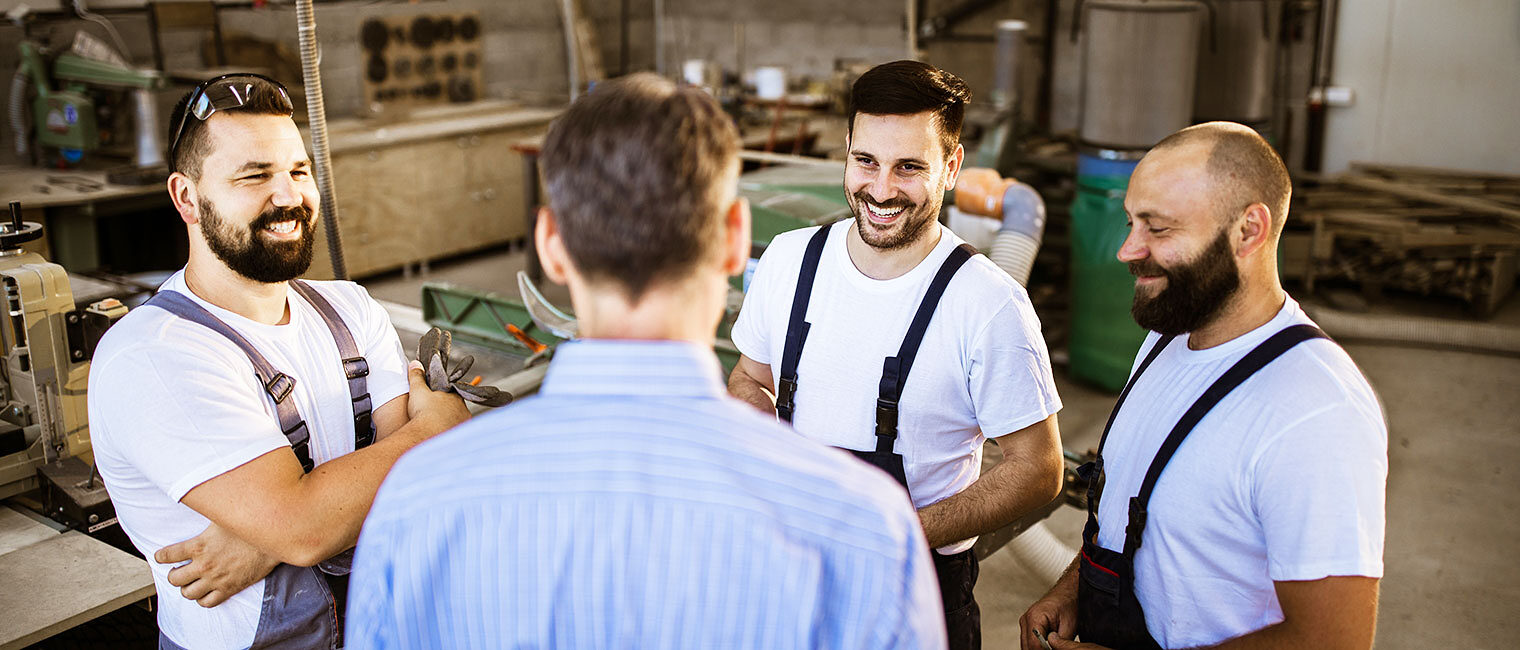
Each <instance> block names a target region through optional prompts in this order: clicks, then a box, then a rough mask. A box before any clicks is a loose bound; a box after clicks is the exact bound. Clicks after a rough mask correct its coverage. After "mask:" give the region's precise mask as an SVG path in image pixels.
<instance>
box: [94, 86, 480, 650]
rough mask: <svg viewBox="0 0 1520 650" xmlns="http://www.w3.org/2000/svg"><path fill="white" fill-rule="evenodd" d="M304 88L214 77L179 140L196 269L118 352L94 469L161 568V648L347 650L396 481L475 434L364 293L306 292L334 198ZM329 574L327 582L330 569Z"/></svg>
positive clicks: (107, 382) (175, 138) (188, 113)
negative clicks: (412, 463) (347, 630)
mask: <svg viewBox="0 0 1520 650" xmlns="http://www.w3.org/2000/svg"><path fill="white" fill-rule="evenodd" d="M291 114H292V107H291V103H290V98H289V95H288V93H287V92H286V91H285V88H284V87H283V86H281V85H280V84H279V83H278V82H275V81H274V80H271V79H268V78H265V77H261V76H258V75H251V74H234V75H224V76H222V77H217V78H215V79H212V80H209V81H207V82H205V83H203V84H201V85H200V86H198V87H197V88H196V89H195V90H194V91H192V92H191V93H190V94H189V95H187V96H186V97H185V98H184V99H183V100H181V102H180V104H179V106H178V107H177V108H176V109H175V112H174V116H173V119H172V120H171V126H170V131H169V136H170V140H169V143H170V144H169V155H168V160H169V165H170V171H171V172H172V173H171V175H170V176H169V181H168V189H169V194H170V196H171V198H172V199H173V201H174V206H175V209H176V210H177V211H178V213H179V216H180V218H181V219H182V220H183V221H184V222H185V225H186V229H187V230H188V234H189V240H190V258H189V262H188V263H187V264H186V266H185V268H184V269H183V270H182V271H180V272H178V273H175V274H174V275H173V276H172V277H170V278H169V279H168V280H167V281H166V282H165V283H164V284H163V286H162V287H160V291H159V293H158V295H157V296H155V297H154V298H153V299H152V300H151V301H149V303H147V304H146V305H144V306H142V307H138V308H137V309H135V310H133V311H132V313H130V314H128V315H127V316H126V317H125V318H123V319H122V320H121V321H120V322H119V323H117V324H116V325H115V326H114V327H112V328H111V330H110V331H109V332H107V334H106V336H105V338H103V339H102V340H101V343H100V347H99V348H98V350H97V352H96V354H95V358H94V363H93V367H92V368H91V372H90V396H89V411H90V420H91V425H92V426H91V434H92V438H93V442H94V448H95V457H96V461H97V463H98V465H99V467H100V472H101V475H102V477H103V478H104V479H105V482H106V485H107V487H108V489H109V490H110V493H111V499H112V501H113V502H114V504H115V506H116V512H117V514H118V516H119V518H120V521H121V525H122V528H123V529H124V530H125V531H126V532H127V534H128V536H129V537H131V539H132V542H133V544H135V545H136V546H137V548H138V549H139V550H141V551H142V552H143V554H144V555H146V556H147V557H148V558H149V559H150V562H149V564H150V566H151V568H152V570H153V577H154V582H155V584H156V586H157V588H158V593H159V597H160V598H159V603H160V607H159V614H158V622H159V631H160V634H159V647H161V648H180V647H189V648H248V647H254V648H258V647H269V646H275V645H278V646H280V647H303V648H304V647H311V648H317V647H322V648H330V647H334V646H335V645H336V644H337V642H338V639H337V634H338V630H339V629H341V628H340V626H339V625H338V621H337V618H336V614H337V612H339V611H341V604H340V603H338V602H336V600H337V599H335V597H334V593H337V594H339V598H341V594H342V592H343V587H342V579H341V578H333V577H332V576H341V575H343V574H345V573H346V572H347V560H348V558H347V554H346V551H347V550H348V549H350V548H352V547H353V545H354V543H355V542H356V541H357V539H358V536H359V528H360V525H361V524H362V523H363V521H364V516H365V514H366V513H367V512H368V511H369V507H370V503H371V501H372V500H373V499H374V496H375V492H376V490H377V489H378V488H379V486H380V482H381V480H382V479H384V477H385V475H386V473H387V472H388V471H389V470H390V467H391V465H392V464H393V463H394V462H395V461H396V459H397V458H399V457H400V456H401V454H402V453H404V452H406V451H407V450H408V449H411V448H412V447H413V446H415V445H416V444H418V443H420V442H422V441H424V440H427V439H428V438H431V437H432V436H434V435H436V434H438V433H440V432H442V431H444V430H446V429H448V428H450V427H452V426H453V425H455V424H458V423H459V422H462V421H464V420H465V419H467V418H468V417H469V412H468V411H467V410H466V409H465V406H464V403H463V401H461V400H460V399H459V397H457V396H454V395H450V394H447V393H435V392H433V391H431V390H429V389H428V387H427V384H426V381H425V380H424V379H423V373H422V370H421V368H420V366H417V365H416V364H413V365H412V367H411V368H410V369H408V367H407V361H406V357H405V356H404V354H403V352H402V350H401V343H400V341H399V339H398V338H397V336H396V332H395V330H394V329H393V328H392V326H391V323H390V320H389V318H388V316H387V315H386V313H385V310H384V309H383V308H382V307H381V306H380V305H379V304H378V303H376V302H375V301H374V300H373V299H372V298H370V297H369V294H368V293H367V292H366V291H365V290H364V289H363V288H362V287H360V286H358V285H356V284H353V283H351V282H303V281H300V280H296V279H295V278H297V276H299V275H301V274H302V273H304V272H305V271H306V268H307V266H308V265H309V264H310V262H311V255H312V245H313V238H314V236H315V231H314V228H315V227H316V224H317V219H318V217H319V215H320V212H319V209H320V199H319V197H318V193H317V188H316V183H315V182H314V180H313V178H312V164H311V160H310V157H309V156H308V155H307V153H306V146H305V143H304V142H303V141H302V139H301V133H300V131H299V130H298V129H297V128H296V125H295V122H294V120H292V119H291ZM319 567H320V570H319Z"/></svg>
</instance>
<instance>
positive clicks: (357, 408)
mask: <svg viewBox="0 0 1520 650" xmlns="http://www.w3.org/2000/svg"><path fill="white" fill-rule="evenodd" d="M290 286H291V288H293V289H295V291H296V293H298V294H300V295H301V297H302V298H305V299H306V301H307V302H309V303H311V305H312V306H313V307H315V308H316V310H317V313H318V314H320V315H321V317H322V322H323V323H325V324H326V325H327V329H328V331H330V332H332V336H333V340H334V341H336V342H337V344H338V353H339V355H340V356H341V357H342V358H343V373H344V375H345V376H346V377H347V378H348V392H349V397H350V398H351V399H352V402H353V412H354V448H355V449H362V448H364V447H367V446H369V445H370V444H371V443H373V442H374V441H375V427H374V422H373V421H372V419H371V410H372V408H373V407H372V405H371V402H370V396H369V386H368V380H367V379H366V377H368V376H369V362H368V361H366V360H365V359H364V357H363V356H362V355H360V353H359V347H358V345H356V344H355V343H354V337H353V334H352V333H351V332H350V331H349V329H348V326H347V325H345V324H344V323H343V319H342V318H341V317H339V316H338V312H337V311H336V310H334V309H333V307H332V304H331V303H329V302H328V301H327V299H326V298H323V297H322V294H320V293H318V292H317V290H316V289H314V288H312V287H311V286H310V285H308V284H306V283H305V282H302V281H300V280H292V281H291V283H290ZM144 305H151V306H154V307H158V308H159V309H163V310H165V311H167V312H169V313H171V314H174V315H175V316H178V317H180V318H183V319H185V320H188V321H192V322H195V323H199V324H200V325H204V326H205V327H207V328H209V329H211V330H212V331H214V332H216V333H218V334H221V335H222V336H225V337H227V339H228V340H230V341H232V342H233V343H235V344H236V345H237V346H238V347H239V348H240V349H242V350H243V352H244V353H245V354H247V355H248V359H249V361H252V362H253V371H254V374H255V375H257V376H258V380H259V384H260V385H261V386H263V387H264V392H265V393H266V394H267V395H268V396H269V398H270V399H272V400H274V405H275V413H276V414H277V415H278V417H279V421H280V430H281V431H283V432H284V433H285V437H286V439H288V440H289V441H290V449H291V451H294V452H295V454H296V459H297V460H299V461H300V462H301V469H302V470H303V471H306V472H310V471H311V470H312V467H314V466H315V463H314V462H313V461H312V458H311V434H310V432H309V431H308V430H307V428H306V421H305V420H304V419H302V418H301V414H300V413H299V412H297V410H296V404H295V400H294V399H291V398H290V395H291V393H292V392H293V391H294V389H295V384H296V380H295V378H293V377H291V376H289V375H286V374H285V373H283V372H280V371H278V370H276V369H275V368H274V366H272V365H270V363H269V361H268V360H267V359H265V358H264V355H263V354H260V353H259V351H258V349H257V348H255V347H254V346H253V344H252V343H251V342H249V341H248V339H246V338H243V336H242V335H241V334H238V333H237V330H234V329H232V327H231V326H229V325H227V324H226V323H224V322H222V320H221V319H219V318H217V317H216V316H214V315H212V314H211V312H209V311H206V309H205V308H204V307H201V306H200V305H199V304H197V303H196V302H195V301H193V300H191V299H190V298H189V297H187V296H185V295H184V294H182V293H179V292H176V291H160V292H159V293H158V294H157V295H155V296H153V297H152V298H150V299H149V300H148V302H146V303H144ZM352 562H353V552H352V551H345V552H343V553H340V554H338V555H337V556H335V557H333V558H331V559H329V560H327V561H325V562H323V563H321V564H319V565H318V566H317V567H298V566H292V565H289V564H280V565H279V566H276V567H275V569H274V571H272V572H270V574H269V575H268V576H265V578H264V603H263V607H262V608H261V610H260V612H259V626H258V630H257V631H256V632H255V633H254V637H253V645H252V646H251V647H252V648H256V649H257V648H303V649H304V648H329V649H331V648H337V647H339V646H338V644H339V641H340V635H341V628H340V627H339V625H338V620H339V616H340V615H341V613H342V605H343V603H342V602H341V601H342V600H343V596H344V595H345V594H346V592H347V583H348V578H347V574H348V571H349V567H350V565H351V564H352ZM319 567H320V569H321V570H320V571H319V570H318V568H319ZM324 573H325V574H327V575H324ZM171 597H172V596H171ZM158 647H159V648H160V649H161V650H181V648H180V646H179V645H177V644H175V643H174V642H173V641H170V640H169V638H168V637H166V636H164V635H163V633H162V632H160V633H159V635H158Z"/></svg>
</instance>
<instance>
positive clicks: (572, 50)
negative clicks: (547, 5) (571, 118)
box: [559, 0, 581, 102]
mask: <svg viewBox="0 0 1520 650" xmlns="http://www.w3.org/2000/svg"><path fill="white" fill-rule="evenodd" d="M559 9H560V14H561V15H562V17H563V19H564V26H565V60H566V61H568V62H569V65H568V66H567V67H568V68H569V69H570V101H572V102H573V101H575V99H576V98H577V97H580V96H581V56H580V51H579V50H580V48H579V47H577V46H576V41H577V39H576V37H575V6H574V1H573V0H560V2H559Z"/></svg>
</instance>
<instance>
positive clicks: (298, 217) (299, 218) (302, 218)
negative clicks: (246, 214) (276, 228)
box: [248, 205, 312, 230]
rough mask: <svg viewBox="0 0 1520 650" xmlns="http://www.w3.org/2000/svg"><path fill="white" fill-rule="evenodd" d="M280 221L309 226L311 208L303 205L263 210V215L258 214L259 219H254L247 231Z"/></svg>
mask: <svg viewBox="0 0 1520 650" xmlns="http://www.w3.org/2000/svg"><path fill="white" fill-rule="evenodd" d="M282 221H295V222H298V223H300V224H301V225H302V226H310V225H311V221H312V220H311V208H308V207H306V206H304V205H293V206H288V207H283V208H270V209H268V210H265V211H264V213H263V214H260V215H259V218H257V219H254V220H253V223H252V224H249V226H248V228H249V230H261V229H263V228H266V227H268V226H270V225H273V224H277V223H280V222H282Z"/></svg>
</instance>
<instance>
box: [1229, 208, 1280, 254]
mask: <svg viewBox="0 0 1520 650" xmlns="http://www.w3.org/2000/svg"><path fill="white" fill-rule="evenodd" d="M1236 228H1237V231H1236V237H1238V238H1239V244H1238V245H1237V248H1236V249H1235V256H1236V257H1251V256H1253V255H1255V254H1257V252H1258V251H1261V250H1264V249H1269V248H1271V243H1272V211H1271V210H1270V209H1268V208H1267V206H1266V204H1264V203H1252V204H1251V205H1249V206H1246V211H1245V213H1244V214H1243V215H1241V217H1240V224H1239V225H1238V226H1236Z"/></svg>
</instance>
